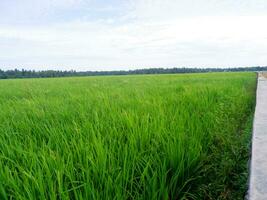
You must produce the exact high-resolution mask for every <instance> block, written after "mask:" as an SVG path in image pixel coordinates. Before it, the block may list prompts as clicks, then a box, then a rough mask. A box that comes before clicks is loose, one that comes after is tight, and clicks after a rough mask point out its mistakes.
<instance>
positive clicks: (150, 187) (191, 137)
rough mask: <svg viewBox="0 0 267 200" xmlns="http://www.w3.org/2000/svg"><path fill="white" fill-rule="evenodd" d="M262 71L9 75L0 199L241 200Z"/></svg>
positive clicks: (1, 98)
mask: <svg viewBox="0 0 267 200" xmlns="http://www.w3.org/2000/svg"><path fill="white" fill-rule="evenodd" d="M255 80H256V75H255V74H254V73H209V74H185V75H145V76H123V77H119V76H116V77H115V76H109V77H87V78H64V79H24V80H2V81H0V104H1V109H0V122H1V123H0V199H25V200H26V199H27V200H28V199H29V200H30V199H101V200H102V199H231V198H232V197H235V199H241V198H242V195H243V194H244V193H245V190H246V187H245V186H246V179H247V166H246V162H247V161H248V155H249V154H248V150H249V138H250V122H251V116H252V113H253V109H254V97H255V85H256V84H255V83H256V82H255Z"/></svg>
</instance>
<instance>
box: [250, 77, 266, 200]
mask: <svg viewBox="0 0 267 200" xmlns="http://www.w3.org/2000/svg"><path fill="white" fill-rule="evenodd" d="M249 184H250V185H249V200H266V199H267V73H261V74H259V78H258V89H257V104H256V111H255V118H254V124H253V139H252V158H251V171H250V183H249Z"/></svg>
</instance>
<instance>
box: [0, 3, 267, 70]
mask: <svg viewBox="0 0 267 200" xmlns="http://www.w3.org/2000/svg"><path fill="white" fill-rule="evenodd" d="M266 24H267V1H266V0H201V1H200V0H0V68H2V69H12V68H15V67H16V68H19V69H20V68H25V69H36V70H42V69H68V70H69V69H75V70H114V69H115V70H117V69H135V68H148V67H235V66H256V65H267V26H266Z"/></svg>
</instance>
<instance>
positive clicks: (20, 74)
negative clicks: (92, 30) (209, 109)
mask: <svg viewBox="0 0 267 200" xmlns="http://www.w3.org/2000/svg"><path fill="white" fill-rule="evenodd" d="M244 71H246V72H249V71H251V72H255V71H267V66H266V67H238V68H184V67H183V68H167V69H164V68H150V69H136V70H128V71H84V72H77V71H74V70H70V71H55V70H46V71H34V70H24V69H22V70H18V69H15V70H7V71H3V70H0V79H9V78H45V77H71V76H105V75H133V74H179V73H206V72H244Z"/></svg>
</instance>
